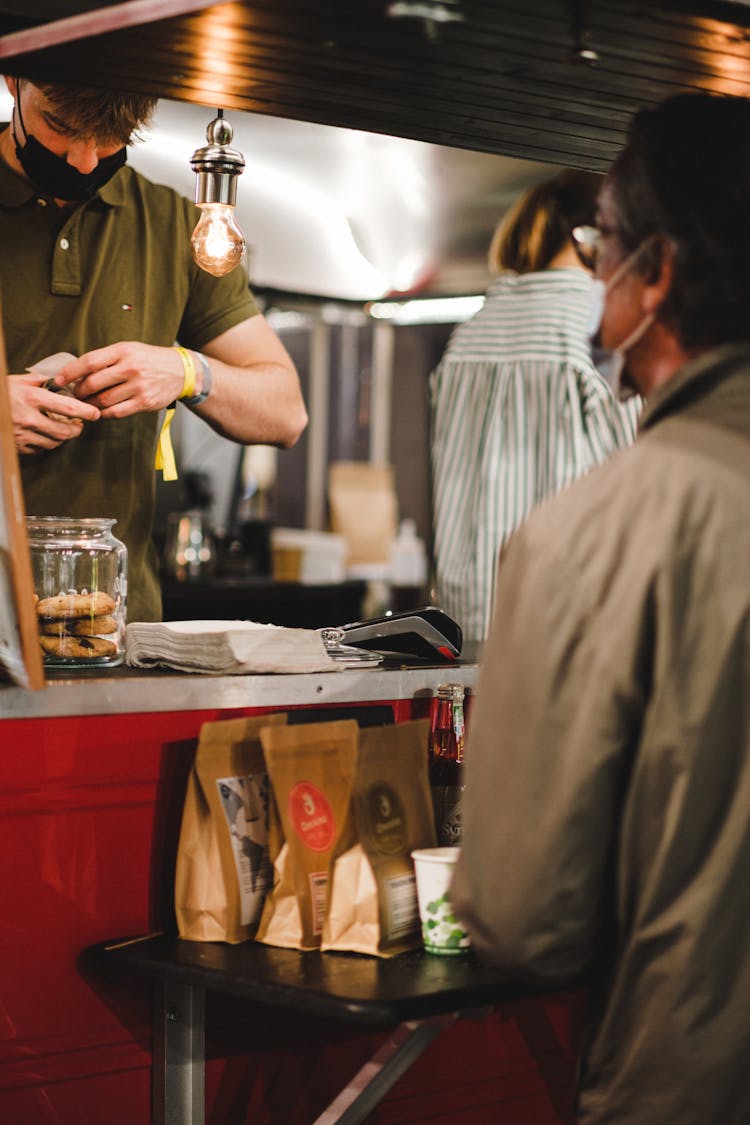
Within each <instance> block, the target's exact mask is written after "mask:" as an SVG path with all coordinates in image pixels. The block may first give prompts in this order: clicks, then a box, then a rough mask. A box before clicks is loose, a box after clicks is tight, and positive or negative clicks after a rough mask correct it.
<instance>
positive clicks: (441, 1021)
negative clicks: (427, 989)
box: [313, 1012, 459, 1125]
mask: <svg viewBox="0 0 750 1125" xmlns="http://www.w3.org/2000/svg"><path fill="white" fill-rule="evenodd" d="M458 1015H459V1013H457V1012H451V1013H449V1014H448V1015H445V1016H435V1018H434V1019H428V1020H418V1021H410V1022H408V1023H401V1024H399V1025H398V1027H397V1028H396V1029H395V1031H393V1032H391V1034H390V1035H389V1037H388V1039H387V1040H386V1042H385V1043H384V1044H383V1046H382V1047H380V1048H379V1050H377V1051H376V1052H375V1054H374V1055H373V1056H372V1058H371V1059H369V1060H368V1062H366V1063H365V1064H364V1066H363V1067H361V1069H360V1070H359V1071H358V1072H357V1073H356V1074H355V1076H354V1078H353V1079H352V1080H351V1082H350V1083H349V1085H348V1086H346V1087H345V1089H343V1090H342V1091H341V1093H340V1094H339V1095H338V1097H336V1098H334V1100H333V1101H332V1102H331V1104H330V1105H329V1106H328V1107H327V1108H326V1109H324V1110H323V1112H322V1113H321V1114H320V1116H319V1117H317V1118H316V1119H315V1121H314V1122H313V1125H361V1123H362V1122H363V1121H365V1120H366V1118H367V1116H368V1114H370V1113H372V1111H373V1109H374V1108H375V1106H376V1105H377V1104H378V1102H379V1101H380V1100H381V1098H383V1097H385V1095H386V1094H387V1093H388V1091H389V1090H390V1088H391V1087H392V1086H393V1085H395V1083H396V1082H397V1081H398V1079H399V1078H400V1077H401V1075H402V1074H405V1073H406V1071H407V1070H408V1069H409V1067H410V1066H411V1065H412V1063H413V1062H416V1060H417V1059H418V1058H419V1056H420V1055H421V1054H422V1052H423V1051H425V1050H426V1049H427V1048H428V1047H429V1045H430V1043H431V1042H432V1040H433V1039H435V1037H436V1036H438V1035H439V1034H440V1032H441V1031H444V1030H445V1028H446V1027H449V1026H450V1024H452V1023H453V1022H454V1020H456V1019H457V1018H458Z"/></svg>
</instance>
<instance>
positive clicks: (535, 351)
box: [432, 171, 640, 640]
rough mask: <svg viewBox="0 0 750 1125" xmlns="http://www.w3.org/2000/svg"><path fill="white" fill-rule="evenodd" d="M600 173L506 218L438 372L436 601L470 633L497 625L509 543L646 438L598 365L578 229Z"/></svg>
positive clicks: (540, 190)
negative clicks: (474, 302)
mask: <svg viewBox="0 0 750 1125" xmlns="http://www.w3.org/2000/svg"><path fill="white" fill-rule="evenodd" d="M600 182H601V181H600V177H599V176H596V175H594V174H592V173H588V172H570V171H565V172H561V173H559V174H558V175H557V176H555V177H554V178H553V179H551V180H548V181H546V182H544V183H542V184H538V185H537V186H536V187H534V188H532V189H531V190H530V191H528V192H527V193H526V194H525V195H524V196H522V198H521V199H520V200H519V201H518V202H517V203H516V205H515V206H514V207H513V208H512V209H511V210H510V211H509V212H508V214H507V215H506V216H505V217H504V219H503V220H502V222H501V223H500V224H499V226H498V228H497V230H496V231H495V235H494V237H493V240H492V244H491V246H490V251H489V262H490V269H491V270H492V272H494V273H497V274H498V275H499V276H498V277H497V279H496V280H495V281H494V282H493V283H492V284H491V285H490V287H489V289H488V291H487V294H486V298H485V302H484V305H483V307H482V309H481V310H480V311H479V312H478V313H477V314H476V315H475V316H474V317H473V318H472V319H471V320H469V321H467V322H466V323H465V324H461V325H459V326H458V327H457V328H456V329H455V330H454V332H453V334H452V336H451V339H450V341H449V343H448V347H447V349H446V351H445V354H444V355H443V358H442V359H441V361H440V364H439V365H438V367H437V369H436V370H435V371H434V372H433V375H432V405H433V432H432V472H433V505H434V512H433V520H434V552H435V565H436V580H437V595H438V602H439V604H440V605H441V606H442V607H443V609H445V610H446V612H447V613H449V614H450V615H451V616H452V617H454V618H455V619H456V620H457V621H458V623H459V624H460V625H461V628H462V630H463V634H464V638H465V639H466V640H484V638H485V636H486V635H487V630H488V627H489V621H490V614H491V608H492V595H493V591H494V586H495V576H496V570H497V560H498V553H499V551H500V550H501V548H502V547H503V545H504V543H505V542H506V541H507V539H508V538H509V536H510V535H511V533H512V532H513V531H514V530H515V528H516V527H518V525H519V524H520V523H522V522H523V520H524V519H525V518H526V517H527V516H528V514H529V513H530V512H531V510H532V508H533V507H535V505H537V504H539V503H540V502H541V501H542V500H544V499H545V498H546V497H548V496H551V495H553V494H554V493H556V492H559V491H560V490H561V489H562V488H564V487H565V486H566V485H568V484H570V483H571V481H573V480H575V479H576V478H577V477H580V476H581V475H582V474H583V473H585V472H587V471H588V470H589V469H591V468H592V467H593V466H595V465H598V464H600V463H601V462H602V461H604V460H605V459H606V458H607V457H608V456H609V455H610V454H611V453H613V452H614V451H615V450H617V449H618V448H620V447H622V446H624V445H626V444H628V443H630V442H631V441H632V439H633V437H634V436H635V429H636V422H637V414H638V411H639V409H640V400H631V401H630V402H628V403H627V404H621V403H619V402H618V401H617V400H616V399H615V397H614V396H613V394H612V392H611V391H610V389H609V387H608V386H607V384H606V383H605V382H604V380H603V379H602V377H601V376H600V375H599V373H598V372H597V370H596V368H595V367H594V366H593V363H592V360H591V354H590V350H589V341H588V332H587V324H588V320H589V313H590V309H591V303H592V287H591V278H590V275H589V273H588V272H587V271H586V270H585V269H584V267H583V266H582V265H581V263H580V261H579V259H578V256H577V254H576V251H575V248H574V246H573V242H572V240H571V237H570V231H571V229H572V228H573V227H574V226H576V225H578V224H584V223H592V222H593V221H594V212H595V207H596V196H597V192H598V188H599V184H600Z"/></svg>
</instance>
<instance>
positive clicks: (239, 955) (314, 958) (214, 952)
mask: <svg viewBox="0 0 750 1125" xmlns="http://www.w3.org/2000/svg"><path fill="white" fill-rule="evenodd" d="M83 960H84V964H85V965H86V967H87V968H89V969H91V970H93V971H94V972H98V973H105V974H107V975H112V974H115V975H119V974H126V975H127V974H131V975H132V974H135V975H138V976H146V977H149V978H152V979H153V980H154V981H155V982H156V1003H155V1006H154V1021H155V1022H154V1064H153V1121H154V1125H167V1123H170V1122H179V1123H180V1125H203V1122H204V1121H205V1111H204V1059H205V994H206V992H217V993H225V994H227V995H230V996H233V997H235V998H241V999H243V1000H245V1001H248V1002H249V1003H251V1004H260V1005H271V1006H273V1007H274V1008H281V1009H285V1010H287V1011H288V1012H289V1013H290V1014H294V1015H295V1016H296V1017H297V1018H298V1019H299V1018H301V1019H303V1020H304V1019H305V1018H311V1017H323V1018H332V1019H336V1020H342V1021H346V1022H349V1023H358V1024H368V1025H373V1026H383V1025H390V1026H391V1027H392V1028H393V1030H392V1032H391V1034H390V1036H389V1038H388V1039H387V1040H386V1041H385V1043H384V1044H383V1045H382V1046H381V1047H380V1048H379V1049H378V1050H377V1051H376V1053H375V1054H374V1055H373V1056H372V1058H371V1059H369V1060H368V1061H367V1062H366V1063H365V1064H364V1065H363V1066H362V1067H361V1068H360V1070H359V1071H358V1072H357V1074H356V1075H355V1076H353V1077H352V1078H351V1079H350V1081H349V1082H348V1084H347V1085H346V1086H345V1087H344V1088H343V1089H342V1090H341V1093H340V1094H339V1095H338V1096H337V1097H336V1098H335V1099H334V1100H333V1102H331V1103H330V1105H329V1106H328V1107H327V1108H326V1109H325V1110H324V1111H323V1112H322V1113H321V1114H320V1115H319V1116H318V1117H316V1119H315V1122H314V1123H313V1125H334V1122H338V1123H339V1125H360V1123H362V1122H364V1121H366V1119H367V1117H368V1115H369V1114H370V1113H372V1111H373V1109H374V1108H375V1107H376V1106H377V1104H378V1102H379V1101H380V1100H381V1099H382V1098H383V1097H384V1096H385V1094H386V1093H387V1092H388V1090H390V1089H391V1087H392V1086H393V1085H394V1083H395V1082H396V1081H397V1080H398V1079H399V1078H400V1077H401V1076H402V1075H403V1074H404V1073H405V1072H406V1071H407V1070H408V1069H409V1067H410V1066H411V1065H412V1063H413V1062H415V1061H416V1059H417V1058H419V1056H420V1055H421V1054H422V1053H423V1052H424V1051H425V1050H426V1048H427V1047H428V1046H429V1045H430V1043H431V1042H432V1041H433V1040H434V1039H435V1038H436V1037H437V1036H438V1035H439V1034H440V1033H441V1032H442V1031H443V1030H445V1029H446V1028H448V1027H449V1026H450V1025H451V1024H452V1023H453V1022H454V1021H455V1020H457V1019H459V1018H462V1017H464V1016H469V1017H472V1016H473V1017H477V1016H482V1015H485V1014H488V1013H489V1011H490V1010H491V1008H492V1007H493V1006H495V1005H497V1004H499V1003H508V1002H512V1001H514V1000H517V999H519V998H523V997H528V996H530V995H537V994H541V990H538V991H537V992H535V990H533V989H531V988H530V987H529V986H528V985H526V986H524V985H521V984H519V983H518V982H512V981H509V980H508V979H507V977H505V976H503V974H502V973H500V972H499V971H497V970H495V969H492V968H489V967H487V966H486V965H482V964H481V963H480V962H479V961H478V960H476V958H475V957H474V956H473V955H472V954H471V953H468V954H466V955H465V956H462V957H439V956H435V955H430V954H427V953H424V951H422V950H415V951H412V952H410V953H404V954H401V955H400V956H397V957H391V958H378V957H366V956H362V955H359V954H356V953H330V952H327V953H320V952H317V951H313V952H304V953H303V952H300V951H297V950H292V949H279V948H275V947H272V946H268V945H264V944H260V943H257V942H253V941H250V942H244V943H241V944H239V945H228V944H223V943H219V942H195V941H181V940H180V939H179V938H176V937H170V936H167V935H164V934H158V935H147V936H145V937H143V938H133V939H128V938H125V939H122V940H113V941H111V942H105V943H99V944H97V945H95V946H92V947H90V948H89V949H87V950H86V952H85V954H84V958H83ZM546 992H547V993H549V989H547V990H546Z"/></svg>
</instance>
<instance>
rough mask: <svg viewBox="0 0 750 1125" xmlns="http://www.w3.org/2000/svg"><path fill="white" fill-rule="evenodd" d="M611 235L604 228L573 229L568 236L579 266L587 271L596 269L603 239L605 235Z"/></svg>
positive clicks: (610, 232) (586, 227)
mask: <svg viewBox="0 0 750 1125" xmlns="http://www.w3.org/2000/svg"><path fill="white" fill-rule="evenodd" d="M612 233H613V232H612V231H611V230H606V229H605V228H604V227H588V226H580V227H573V229H572V231H571V232H570V236H571V238H572V239H573V246H574V248H575V252H576V254H577V255H578V258H579V260H580V262H581V264H582V265H584V266H585V267H586V269H587V270H594V269H596V264H597V262H598V261H599V258H600V256H601V252H602V244H603V242H604V238H605V237H606V235H608V234H612Z"/></svg>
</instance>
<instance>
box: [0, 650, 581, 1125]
mask: <svg viewBox="0 0 750 1125" xmlns="http://www.w3.org/2000/svg"><path fill="white" fill-rule="evenodd" d="M362 675H363V673H361V672H360V673H358V679H357V682H356V684H355V683H353V682H351V681H350V682H349V683H347V684H345V683H344V682H343V680H342V678H340V677H333V678H331V677H329V680H331V679H334V680H335V684H333V683H329V682H326V681H325V677H318V678H317V679H318V681H320V682H322V683H323V687H322V688H321V686H320V682H315V683H313V682H310V683H309V684H302V683H301V681H303V680H309V681H312V680H314V677H286V678H285V677H277V678H276V681H279V680H281V681H284V680H286V682H287V683H288V684H289V688H290V689H289V690H287V692H286V694H285V693H284V689H283V685H281V686H280V685H279V684H278V683H277V682H276V683H274V685H273V689H272V690H268V691H266V692H264V691H263V685H262V684H260V683H259V682H258V681H259V680H267V679H268V678H267V677H255V678H253V684H252V689H251V690H248V691H247V692H246V693H245V694H246V696H247V702H248V706H238V695H241V694H242V692H241V691H240V686H241V685H239V684H237V683H233V684H232V686H231V690H226V688H225V681H223V680H214V681H210V680H209V681H208V682H206V678H204V677H195V678H194V680H191V681H187V680H186V679H184V678H181V679H177V678H176V677H164V678H163V679H161V680H158V681H156V683H155V682H154V681H153V680H148V679H144V678H138V679H133V680H132V681H129V682H128V683H127V684H126V683H124V682H122V683H120V684H118V685H117V688H118V690H117V691H116V692H114V693H113V692H112V691H109V692H108V691H106V690H104V691H103V690H102V687H101V684H100V682H99V681H96V682H92V683H79V684H75V685H73V684H70V685H67V686H68V687H69V689H70V692H71V693H72V695H74V696H75V697H76V698H75V699H72V698H71V697H70V696H64V695H63V694H61V693H62V692H63V689H64V686H65V685H62V684H59V685H54V690H53V691H52V692H51V694H47V693H37V694H36V695H34V696H32V695H28V696H27V697H26V698H23V697H24V696H26V693H19V692H18V691H16V689H0V708H2V713H3V714H5V715H9V717H7V718H3V719H1V720H0V804H1V809H2V812H1V815H0V855H1V856H2V864H3V886H2V890H3V902H4V911H3V923H2V927H1V928H0V935H1V936H0V965H1V966H2V988H1V989H0V1121H2V1122H4V1123H7V1125H48V1123H49V1125H52V1123H54V1125H148V1123H149V1121H150V1112H151V1111H150V1066H151V1054H150V1044H151V1004H150V993H149V987H148V985H147V984H145V983H141V982H138V983H137V984H130V985H129V986H127V987H126V986H124V985H119V984H111V983H108V982H104V981H102V980H100V979H93V978H90V977H87V976H86V975H85V974H84V973H83V972H82V971H81V970H80V969H79V966H78V957H79V954H80V953H81V951H82V950H83V949H84V948H85V947H87V946H89V945H91V944H93V943H96V942H100V941H104V940H106V939H108V938H111V937H114V936H122V935H126V934H142V933H148V932H152V931H157V930H164V929H167V930H169V929H170V928H174V917H173V908H172V901H171V892H172V880H173V873H174V863H175V856H176V847H177V838H178V832H179V822H180V815H181V809H182V799H183V795H184V791H185V785H186V782H187V776H188V772H189V769H190V766H191V763H192V757H193V753H194V749H195V745H196V739H197V735H198V732H199V729H200V726H201V724H202V723H203V722H204V721H206V720H209V719H211V720H214V719H219V718H230V717H236V716H238V715H241V714H250V713H259V712H263V711H271V710H280V709H288V708H289V707H304V706H309V705H318V706H323V707H326V708H328V707H333V708H335V709H336V710H340V711H341V713H342V714H347V715H348V714H350V713H351V709H352V708H354V709H355V713H356V708H357V707H359V706H363V707H372V706H377V707H382V706H387V707H389V708H390V709H391V711H392V712H393V714H394V718H395V719H396V721H400V720H402V719H405V718H410V717H412V716H416V715H421V714H424V713H425V712H426V708H427V706H428V703H429V696H430V694H431V691H430V685H429V684H426V683H425V682H424V678H425V677H424V674H422V677H421V678H420V677H416V678H415V677H414V676H412V677H411V679H410V677H409V675H408V674H407V673H404V674H403V675H402V676H401V677H400V679H399V680H398V685H400V686H399V687H398V690H397V691H396V692H394V691H393V687H394V684H393V683H392V682H391V683H388V682H384V681H382V677H381V681H380V682H382V690H383V691H387V690H389V689H390V690H391V692H392V697H391V698H389V697H388V696H387V695H381V696H380V698H378V690H377V687H376V685H375V684H374V682H373V681H366V687H367V690H363V689H362V682H363V681H362V680H361V677H362ZM438 676H439V672H438V671H435V672H434V677H435V682H437V677H438ZM464 678H466V679H470V676H467V674H466V670H464ZM243 679H244V678H243ZM291 681H296V683H295V685H294V690H291ZM188 682H189V683H190V685H191V687H190V690H188V691H186V683H188ZM308 687H309V691H308V690H307V688H308ZM48 690H49V689H48ZM86 690H88V692H89V696H88V699H87V697H86V694H85V693H86ZM358 690H359V693H360V694H361V696H362V699H361V700H357V699H356V694H357V691H358ZM42 696H44V697H45V698H44V699H40V697H42ZM186 696H188V697H189V698H186ZM264 696H266V697H267V699H268V702H267V705H266V704H265V703H264V702H263V700H264ZM396 696H399V697H398V698H396ZM286 697H288V699H289V703H288V706H284V705H283V704H282V703H281V702H280V700H281V699H282V698H286ZM321 697H322V698H321ZM178 698H179V699H180V701H181V703H180V706H181V707H184V708H185V709H179V710H172V709H164V710H159V709H156V708H157V707H158V701H159V700H161V701H162V702H163V703H164V705H165V706H169V705H172V706H173V705H174V700H175V699H178ZM123 699H129V700H131V701H132V704H133V707H138V706H139V700H143V701H144V702H143V703H142V704H141V705H146V704H147V705H148V707H149V709H148V710H143V711H138V710H131V709H130V706H129V705H128V706H123V702H122V700H123ZM207 700H212V701H213V702H215V703H216V704H218V706H214V707H209V706H206V705H205V703H206V701H207ZM61 701H63V702H61ZM224 703H226V704H227V705H226V706H222V704H224ZM3 704H6V706H3ZM191 705H192V706H195V707H196V708H199V709H194V710H193V709H189V708H190V707H191ZM76 708H78V709H79V710H80V711H82V712H83V711H85V712H86V713H81V714H69V713H68V714H65V713H64V712H70V711H71V710H75V709H76ZM96 710H101V712H102V713H98V714H96V713H91V712H92V711H96ZM61 711H62V712H63V714H60V712H61ZM24 712H31V713H30V714H28V715H26V716H25V717H15V716H16V715H23V713H24ZM35 712H36V713H35ZM55 712H57V713H55ZM326 717H328V711H327V710H326ZM579 1006H580V1001H579V999H578V997H576V996H571V997H570V998H569V1002H568V999H566V998H565V997H563V998H561V997H559V996H557V997H555V999H554V1001H552V1000H540V999H536V1000H528V1001H524V1002H522V1003H517V1004H513V1005H508V1006H507V1008H505V1009H503V1010H498V1011H496V1012H494V1013H492V1014H491V1015H488V1017H487V1018H486V1019H483V1020H480V1021H461V1022H460V1023H459V1024H458V1025H456V1026H455V1027H454V1028H452V1029H451V1030H450V1031H448V1032H446V1033H444V1035H443V1036H441V1037H440V1038H439V1039H438V1040H436V1042H435V1043H434V1044H433V1045H432V1046H431V1047H430V1048H429V1050H428V1051H427V1053H426V1054H425V1055H424V1056H423V1057H422V1058H421V1059H420V1060H419V1061H418V1062H417V1063H416V1064H415V1066H414V1067H413V1068H412V1069H411V1070H410V1071H409V1073H408V1074H407V1075H406V1076H405V1077H404V1078H403V1079H401V1080H400V1081H399V1083H398V1084H397V1085H396V1087H395V1088H394V1089H393V1090H392V1091H391V1093H390V1094H389V1095H388V1096H387V1097H386V1099H385V1100H384V1101H383V1102H382V1104H381V1106H380V1107H379V1109H378V1110H377V1111H376V1113H375V1114H374V1115H373V1117H372V1120H373V1121H374V1122H377V1123H382V1125H386V1123H388V1125H391V1123H393V1125H395V1123H397V1122H399V1123H402V1122H403V1123H407V1122H420V1121H430V1122H431V1123H433V1125H439V1123H442V1122H445V1123H448V1122H460V1123H461V1125H470V1123H476V1125H484V1123H488V1122H490V1121H492V1122H501V1123H509V1125H536V1123H539V1125H546V1123H548V1122H549V1123H552V1122H561V1121H569V1120H571V1114H570V1105H571V1100H572V1089H573V1077H574V1068H575V1050H574V1042H575V1028H576V1025H577V1019H578V1015H579ZM208 1029H209V1042H208V1056H209V1062H208V1066H207V1072H206V1088H207V1114H206V1119H207V1121H209V1122H211V1123H212V1125H219V1123H221V1125H229V1123H230V1122H231V1123H232V1125H239V1123H244V1122H245V1121H247V1122H252V1123H253V1125H307V1123H309V1122H311V1121H312V1120H313V1119H314V1117H315V1116H316V1115H317V1113H319V1112H320V1111H321V1110H322V1108H323V1107H324V1106H325V1105H326V1104H327V1103H328V1101H330V1100H331V1099H332V1098H333V1097H334V1096H335V1095H336V1093H337V1092H338V1090H339V1089H340V1087H341V1086H342V1084H344V1083H345V1082H346V1081H347V1080H348V1078H349V1077H350V1076H351V1075H352V1074H353V1073H354V1072H355V1071H356V1069H357V1068H358V1066H359V1065H361V1063H362V1062H363V1061H364V1060H365V1059H366V1058H367V1057H368V1055H369V1054H371V1053H372V1050H373V1049H374V1046H375V1045H376V1044H377V1042H378V1041H379V1040H380V1038H382V1036H377V1035H374V1034H372V1033H370V1032H367V1031H359V1030H352V1029H351V1027H349V1026H346V1027H342V1026H339V1025H331V1024H322V1023H315V1024H312V1023H309V1022H305V1023H304V1024H302V1025H298V1024H296V1023H295V1021H293V1020H292V1019H290V1017H289V1016H288V1015H284V1014H280V1013H279V1014H277V1013H274V1012H273V1011H269V1010H264V1009H260V1008H258V1009H255V1010H253V1011H251V1012H248V1010H247V1008H246V1007H243V1008H240V1007H239V1006H237V1007H236V1008H233V1007H232V1005H227V1004H226V1002H220V1001H218V1000H215V1001H213V1003H211V1004H210V1006H209V1015H208Z"/></svg>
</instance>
